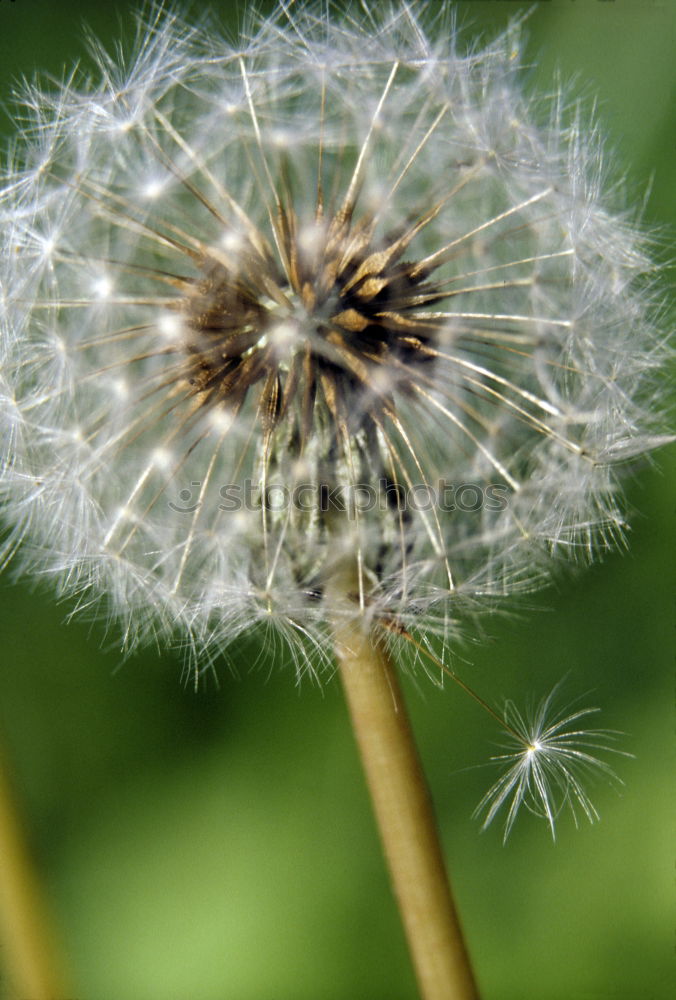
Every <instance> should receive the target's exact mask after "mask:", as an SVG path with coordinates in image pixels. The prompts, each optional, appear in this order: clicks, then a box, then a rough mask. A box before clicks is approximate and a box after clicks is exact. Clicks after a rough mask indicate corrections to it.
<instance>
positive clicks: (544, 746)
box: [475, 688, 621, 840]
mask: <svg viewBox="0 0 676 1000" xmlns="http://www.w3.org/2000/svg"><path fill="white" fill-rule="evenodd" d="M556 694H557V688H555V689H554V691H552V692H551V694H549V695H548V696H547V697H546V698H544V699H543V700H542V701H541V702H540V704H539V705H538V707H537V709H536V711H535V712H534V713H533V714H532V715H531V716H530V717H528V716H524V715H523V714H522V713H521V712H520V711H519V710H518V709H517V708H516V707H515V706H514V705H513V704H511V703H508V704H507V706H506V709H505V714H504V721H505V723H506V724H507V726H508V727H509V730H508V735H509V736H510V738H511V740H512V742H513V744H514V745H515V748H514V749H510V751H509V752H508V753H505V754H500V755H499V756H496V757H494V758H493V760H494V761H495V762H496V763H498V764H499V765H500V766H501V767H506V768H507V769H506V770H505V771H504V773H503V774H502V775H501V777H500V778H499V779H498V781H496V783H495V784H494V785H493V787H492V788H491V789H490V790H489V791H488V792H487V794H486V795H485V796H484V798H483V799H482V800H481V802H480V803H479V805H478V807H477V809H476V813H475V814H476V815H477V816H479V815H482V814H483V815H484V824H483V825H484V829H485V828H486V827H487V826H488V825H489V824H490V823H491V822H492V821H493V820H494V819H495V817H496V816H497V815H498V813H499V812H500V811H501V810H502V809H503V808H506V810H507V816H506V819H505V825H504V839H505V840H507V837H508V836H509V833H510V831H511V829H512V826H513V825H514V821H515V819H516V817H517V815H518V813H519V810H520V808H521V806H522V805H523V806H525V807H526V808H527V809H528V810H530V811H531V812H532V813H534V815H536V816H540V817H542V818H544V819H545V820H546V821H547V824H548V826H549V829H550V830H551V834H552V837H554V836H555V825H556V819H557V817H558V816H559V814H560V813H561V811H562V810H563V809H564V808H566V807H567V808H568V810H569V811H570V813H571V814H572V816H573V818H574V820H575V823H576V824H577V819H578V814H579V812H580V811H581V812H582V814H583V815H584V816H586V818H587V819H588V820H589V822H590V823H593V822H594V821H595V820H597V819H598V818H599V814H598V812H597V810H596V808H595V806H594V805H593V803H592V801H591V799H590V797H589V794H588V792H587V786H588V783H589V782H590V781H591V780H593V779H594V778H601V777H602V778H605V779H606V780H608V781H610V782H619V779H618V778H617V776H616V775H615V773H614V771H613V770H612V768H611V767H609V765H608V764H606V763H605V761H603V760H600V759H599V758H598V757H597V754H598V753H599V752H607V751H608V750H609V749H611V750H614V752H615V753H619V752H621V751H618V750H616V749H615V748H613V747H612V743H613V741H614V740H615V739H616V738H617V733H613V732H610V731H609V730H605V729H588V728H580V726H581V725H582V720H583V719H587V718H588V717H589V716H590V715H593V714H594V713H596V712H597V711H598V709H596V708H583V709H578V710H576V711H573V712H570V711H560V712H558V713H556V712H555V711H554V710H553V702H554V699H555V696H556Z"/></svg>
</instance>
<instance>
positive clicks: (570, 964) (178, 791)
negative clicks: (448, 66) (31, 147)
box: [0, 0, 676, 1000]
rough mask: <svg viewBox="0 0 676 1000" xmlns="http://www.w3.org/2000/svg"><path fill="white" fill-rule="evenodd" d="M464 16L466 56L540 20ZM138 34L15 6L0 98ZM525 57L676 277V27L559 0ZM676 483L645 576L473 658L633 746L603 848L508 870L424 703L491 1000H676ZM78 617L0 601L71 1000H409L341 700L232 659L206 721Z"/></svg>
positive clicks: (0, 65) (662, 496)
mask: <svg viewBox="0 0 676 1000" xmlns="http://www.w3.org/2000/svg"><path fill="white" fill-rule="evenodd" d="M213 6H214V7H215V8H220V9H222V12H223V15H224V18H225V19H228V20H229V23H231V24H235V23H236V17H235V14H234V13H233V11H234V8H231V5H230V4H228V3H225V2H222V3H221V4H217V3H214V4H213ZM266 6H270V5H266ZM429 6H431V4H430V5H429ZM457 6H458V11H459V16H460V21H461V23H462V24H464V25H466V26H467V27H466V33H467V36H468V38H472V37H477V36H480V35H482V34H484V33H487V34H488V35H491V34H493V33H494V32H495V30H496V29H498V28H499V27H500V26H502V25H504V24H505V23H506V22H507V20H508V19H509V17H511V16H514V15H515V14H516V13H517V12H518V11H520V10H524V9H526V7H525V6H523V7H522V6H521V5H520V4H518V3H512V2H506V0H502V2H501V0H486V2H482V0H477V2H471V3H460V4H458V5H457ZM132 9H133V7H132V5H127V4H121V3H117V4H116V3H107V4H105V5H101V4H96V3H93V2H91V0H80V2H79V3H77V4H68V3H63V2H62V3H58V4H55V3H53V2H48V0H16V2H15V3H10V2H7V0H2V2H0V86H1V88H2V91H1V92H2V94H3V95H8V94H9V91H10V87H11V82H12V80H13V79H14V78H15V77H16V76H18V75H20V74H24V73H26V74H31V73H32V72H33V70H34V69H38V68H40V69H44V70H47V71H49V72H52V73H54V74H56V75H60V74H61V71H62V68H63V67H64V66H69V65H70V64H71V63H72V62H73V61H74V60H75V59H77V58H79V57H81V56H82V54H83V45H82V25H83V23H86V24H88V25H89V26H90V27H91V28H92V29H93V31H94V32H95V34H96V35H98V36H99V37H101V38H102V39H104V40H108V41H110V40H111V39H113V38H115V37H117V36H118V35H119V34H120V25H121V26H122V32H123V33H127V32H129V31H130V24H131V21H130V12H131V10H132ZM527 31H528V47H527V57H528V59H529V61H530V62H531V63H532V67H533V69H532V84H533V87H538V86H540V87H545V88H548V87H551V86H552V82H553V80H554V79H555V73H556V71H557V70H560V72H561V76H562V78H563V79H564V80H571V79H573V80H574V84H575V86H574V90H575V92H579V93H582V94H583V95H585V96H586V97H593V96H598V98H599V116H600V118H601V120H602V122H603V125H604V129H605V130H606V132H607V135H608V138H609V146H608V148H609V150H611V151H612V152H611V153H609V158H610V159H611V162H612V164H613V166H614V167H616V168H617V170H618V172H619V173H624V174H625V175H626V178H627V186H628V190H629V192H630V197H631V198H632V199H633V200H635V201H643V200H645V218H646V221H647V223H648V224H649V225H657V226H660V227H662V231H663V233H666V239H665V240H664V242H665V245H666V246H667V251H666V252H665V255H667V254H668V252H669V250H670V245H671V244H672V242H673V233H674V229H673V228H671V229H669V228H668V227H670V226H671V227H673V225H674V223H676V156H675V136H676V115H675V112H674V107H675V106H676V102H675V101H674V97H675V96H676V95H675V93H674V80H675V78H676V74H675V70H674V57H673V53H674V49H675V45H676V6H675V5H674V4H672V3H668V2H664V3H661V2H654V3H650V2H640V0H614V2H613V0H606V2H604V0H577V2H576V0H550V2H543V3H540V4H535V5H534V6H533V7H532V13H531V16H530V19H529V21H528V27H527ZM85 61H86V60H85ZM0 114H1V116H2V122H1V125H2V128H3V129H4V130H8V129H9V121H8V118H7V116H6V115H5V114H4V112H0ZM646 192H648V193H647V195H646ZM672 275H673V272H669V271H667V272H665V275H664V281H665V287H666V285H667V284H668V282H669V280H670V279H671V277H672ZM673 315H674V313H673V309H672V311H671V318H672V319H673ZM674 456H675V452H674V450H673V449H667V450H663V451H662V452H661V453H660V455H659V456H658V462H659V467H656V468H651V469H647V470H644V471H641V472H640V474H639V475H637V476H636V477H635V478H634V479H633V480H632V481H631V482H630V484H629V495H630V500H631V503H632V504H633V506H634V508H635V509H636V511H637V513H636V514H635V516H634V517H633V531H632V533H631V537H630V549H629V552H628V554H624V555H615V556H612V557H611V558H608V559H607V560H606V561H605V563H604V564H603V565H601V566H597V567H596V568H594V569H593V570H592V571H590V572H588V573H586V574H585V575H582V576H579V577H576V578H573V577H564V578H563V579H562V582H561V583H560V585H559V587H558V588H557V589H556V590H550V591H549V592H548V593H545V594H544V595H541V596H540V597H538V598H537V599H535V600H534V601H533V602H532V604H533V610H532V611H530V610H528V611H527V612H526V613H524V614H523V616H522V617H521V618H520V620H516V621H510V622H505V621H500V620H497V619H496V620H495V621H490V622H488V623H487V626H486V628H487V631H488V632H489V633H490V638H489V639H488V640H487V641H484V642H483V643H482V644H478V645H476V646H471V647H469V648H466V649H464V650H462V651H460V653H461V656H462V657H463V658H464V661H465V664H464V675H465V677H466V678H467V679H468V680H470V681H471V682H473V683H474V684H475V685H476V687H477V688H478V689H479V690H480V691H481V692H482V693H483V694H484V695H485V696H487V697H488V698H489V700H492V701H493V702H496V703H500V702H501V701H502V699H503V698H505V697H512V698H514V699H515V700H516V701H517V703H520V704H523V703H524V701H527V700H528V698H529V697H535V698H537V697H539V696H541V695H543V694H545V693H547V692H548V691H549V690H550V689H551V687H552V686H553V685H554V684H555V683H556V682H557V681H558V680H559V679H560V678H561V677H562V676H563V675H568V677H569V680H568V682H567V685H566V689H565V690H566V691H568V693H569V694H570V696H571V697H574V696H575V695H576V694H578V693H584V692H587V691H591V692H593V693H592V694H591V695H589V697H588V698H587V699H586V702H589V701H590V700H591V701H592V703H594V704H598V705H600V706H602V707H603V709H604V712H603V716H602V719H603V722H602V723H601V724H603V725H606V726H608V727H610V728H614V729H619V730H622V731H624V732H625V733H626V734H627V736H626V738H625V740H624V742H623V746H624V748H625V749H627V750H630V751H631V752H632V753H634V754H635V755H636V759H633V760H632V759H628V758H621V757H620V758H617V762H616V768H617V770H618V771H619V773H620V775H621V777H622V778H623V780H624V782H625V786H624V788H623V789H622V790H621V793H620V794H618V792H617V790H616V789H613V788H612V787H608V786H605V785H600V786H599V787H598V788H597V789H596V794H595V803H596V804H597V806H598V808H599V810H600V812H601V814H602V822H601V823H600V824H598V825H596V826H594V827H591V826H589V825H584V826H582V827H581V828H580V829H579V830H577V831H576V830H575V828H574V825H573V823H572V822H571V821H570V819H569V818H568V817H564V818H563V819H562V822H561V823H560V827H559V831H558V840H557V843H556V844H553V843H552V842H551V839H550V837H549V835H548V833H547V830H546V829H545V827H544V826H543V825H542V824H541V823H539V822H538V821H536V820H534V819H533V818H532V817H530V816H528V815H526V816H522V817H521V819H520V821H519V822H517V825H516V828H515V830H514V832H513V835H512V837H511V839H510V841H509V842H508V844H507V846H503V845H502V842H501V830H500V829H499V827H497V826H496V827H495V828H493V829H491V830H489V831H488V832H487V833H483V834H482V833H480V831H479V827H478V824H477V823H476V821H474V820H472V819H471V812H472V809H473V807H474V806H475V805H476V803H477V801H478V800H479V799H480V798H481V796H482V795H483V793H484V792H485V790H486V789H487V787H488V786H489V784H490V783H491V780H492V772H491V770H490V769H489V768H486V767H483V766H480V767H475V766H474V765H476V764H477V763H479V764H481V763H482V762H484V761H486V760H487V759H488V757H489V756H490V754H491V753H492V752H495V741H497V739H498V734H497V733H496V731H495V730H494V729H493V728H492V725H491V723H490V720H488V719H487V718H485V717H484V716H483V715H482V714H481V713H480V711H479V710H478V709H476V708H475V706H474V705H473V704H472V703H471V702H468V701H467V700H466V699H465V697H464V696H463V695H462V694H461V693H458V692H456V691H454V690H450V689H448V690H446V691H445V692H439V691H437V690H436V689H434V688H432V687H431V685H429V684H427V683H425V682H424V681H421V682H420V683H419V685H417V686H416V685H414V684H413V683H411V682H407V688H408V694H409V700H410V704H411V711H412V715H413V719H414V725H415V728H416V730H417V733H418V735H419V739H420V745H421V752H422V755H423V758H424V762H425V766H426V768H427V771H428V775H429V778H430V783H431V786H432V789H433V793H434V798H435V802H436V807H437V810H438V813H439V817H440V821H441V826H442V832H443V841H444V847H445V850H446V854H447V857H448V860H449V864H450V868H451V872H452V877H453V881H454V885H455V889H456V893H457V897H458V901H459V905H460V909H461V912H462V914H463V918H464V922H465V926H466V931H467V936H468V940H469V945H470V949H471V952H472V954H473V957H474V960H475V964H476V968H477V972H478V978H479V982H480V984H481V987H482V991H483V993H482V995H483V997H484V1000H574V998H580V1000H600V998H611V997H612V998H626V1000H635V998H647V1000H662V998H664V1000H666V998H670V997H671V996H672V995H673V993H672V988H673V981H674V975H675V973H676V966H675V963H674V944H673V937H674V930H675V928H676V914H675V913H674V906H673V902H672V900H673V863H674V843H673V825H674V824H673V819H674V816H673V800H672V797H671V793H672V787H673V778H672V775H673V765H674V737H673V732H674V707H673V687H674V595H675V593H676V587H675V584H676V579H675V577H676V572H675V566H674V564H675V562H676V560H675V558H674V553H675V552H676V545H675V544H674V542H675V531H674V497H675V495H676V491H675V486H676V475H675V470H674V464H675V463H674ZM67 615H68V607H67V606H63V605H62V606H57V605H56V604H55V603H54V601H53V599H52V597H51V595H50V594H49V593H36V592H33V591H31V590H29V589H28V587H27V586H25V585H24V584H15V583H14V582H12V581H11V580H10V579H9V577H8V576H7V575H5V577H4V578H2V579H1V580H0V649H1V651H2V652H1V654H0V655H1V656H2V666H1V668H0V726H1V729H0V734H1V736H0V739H1V740H2V742H3V743H4V745H5V750H6V753H7V755H8V757H9V760H10V762H11V765H12V772H13V780H14V785H15V789H16V793H17V796H18V799H19V802H20V806H21V809H22V811H23V815H24V819H25V822H26V826H27V834H28V839H29V842H30V845H31V847H32V849H33V851H34V854H35V857H36V859H37V863H38V865H39V869H40V872H41V874H42V876H43V878H44V881H45V884H46V887H47V891H48V894H49V899H50V903H51V905H52V908H53V911H54V913H55V915H56V919H57V922H58V926H59V932H60V936H61V939H62V942H63V944H64V946H65V948H66V949H67V952H68V956H69V960H70V964H71V966H72V969H73V978H74V981H75V990H74V997H75V998H76V1000H185V998H191V1000H223V998H228V1000H317V998H319V1000H413V998H414V997H415V995H416V991H415V986H414V983H413V978H412V974H411V972H410V970H409V964H408V958H407V955H406V952H405V948H404V943H403V936H402V933H401V931H400V928H399V924H398V918H397V914H396V912H395V907H394V904H393V901H392V899H391V896H390V890H389V887H388V882H387V878H386V873H385V870H384V865H383V862H382V860H381V857H380V852H379V846H378V843H377V840H376V835H375V832H374V827H373V823H372V819H371V815H370V810H369V803H368V800H367V797H366V793H365V791H364V788H363V785H362V778H361V774H360V770H359V763H358V760H357V756H356V752H355V750H354V748H353V745H352V738H351V734H350V731H349V728H348V722H347V717H346V711H345V708H344V706H343V703H342V699H341V692H340V689H339V686H338V684H337V683H336V682H330V683H328V684H327V685H326V686H325V688H324V690H321V691H320V690H318V689H317V688H314V687H312V686H311V685H310V684H309V683H308V684H307V685H305V686H304V687H303V688H302V689H301V690H298V689H297V688H296V687H295V686H294V681H293V675H292V673H291V670H290V669H289V668H286V669H285V668H284V665H283V664H282V665H281V667H279V668H278V665H277V664H273V663H272V662H271V661H269V660H261V658H260V655H259V652H260V651H259V649H258V647H257V644H256V640H255V638H252V639H251V641H249V642H248V643H246V644H243V645H242V646H241V647H238V648H237V649H235V650H233V651H232V656H233V660H234V661H235V662H236V663H237V665H238V668H239V678H237V679H236V678H233V676H232V675H231V672H230V670H229V668H228V666H227V665H226V664H225V663H223V664H222V666H221V667H220V668H219V669H218V675H219V686H216V685H215V684H214V683H213V681H211V680H208V681H207V682H206V684H205V685H204V687H203V689H201V690H200V691H199V692H197V693H195V692H194V691H193V689H192V687H186V686H185V685H184V684H183V683H182V680H181V674H182V665H181V662H180V659H179V658H178V657H175V656H172V655H169V654H167V653H165V652H160V653H155V652H153V651H150V652H146V653H144V654H142V655H138V656H135V657H134V658H132V659H130V660H128V661H127V662H124V663H121V662H120V656H119V654H118V652H117V650H116V648H115V640H114V637H110V636H108V637H107V636H105V635H104V632H103V629H102V627H101V626H99V625H97V624H94V625H88V624H86V623H83V622H82V621H76V622H72V623H69V624H66V623H65V618H66V617H67ZM102 646H103V647H111V648H108V649H104V651H102V648H101V647H102ZM1 963H2V955H1V954H0V997H2V1000H9V998H10V997H14V996H15V995H14V994H13V993H12V992H11V988H10V986H9V984H8V983H7V982H6V980H5V979H3V977H2V966H1ZM670 982H671V983H672V985H671V986H670V985H669V984H670ZM3 990H4V992H3ZM20 1000H25V998H20Z"/></svg>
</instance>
